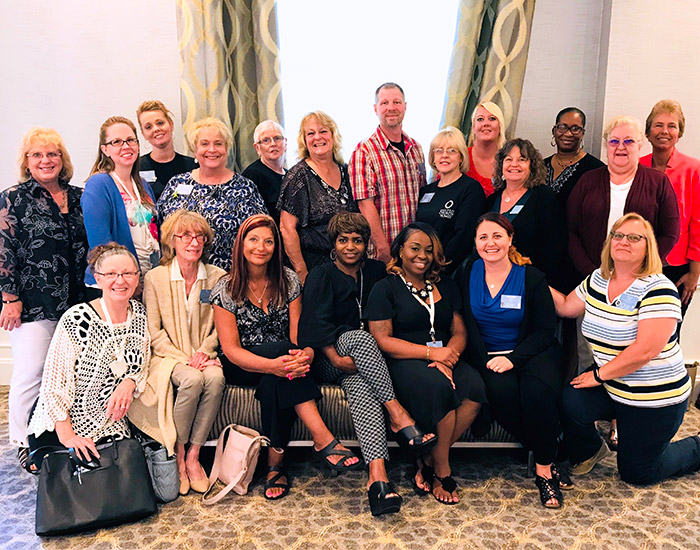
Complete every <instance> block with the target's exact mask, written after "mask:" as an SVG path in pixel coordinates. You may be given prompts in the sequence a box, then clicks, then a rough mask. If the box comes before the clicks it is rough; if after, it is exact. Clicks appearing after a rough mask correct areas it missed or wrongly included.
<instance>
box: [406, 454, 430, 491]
mask: <svg viewBox="0 0 700 550" xmlns="http://www.w3.org/2000/svg"><path fill="white" fill-rule="evenodd" d="M421 464H422V466H421ZM413 467H414V470H413V477H412V478H411V483H412V484H413V490H414V491H415V493H416V494H417V495H418V496H423V495H427V494H428V493H430V492H431V491H432V488H433V479H434V478H435V470H433V468H432V466H428V465H427V464H426V463H425V461H424V460H423V459H422V458H421V457H419V456H418V457H416V460H415V462H414V463H413ZM418 472H420V475H421V477H422V478H423V481H424V482H425V483H427V484H428V485H430V489H423V487H421V486H420V485H418V483H417V482H416V475H418Z"/></svg>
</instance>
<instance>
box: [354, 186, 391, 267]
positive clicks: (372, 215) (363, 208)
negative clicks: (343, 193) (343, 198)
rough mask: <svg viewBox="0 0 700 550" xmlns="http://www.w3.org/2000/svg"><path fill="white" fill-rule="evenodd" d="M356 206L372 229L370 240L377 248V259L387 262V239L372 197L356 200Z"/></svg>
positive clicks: (389, 256)
mask: <svg viewBox="0 0 700 550" xmlns="http://www.w3.org/2000/svg"><path fill="white" fill-rule="evenodd" d="M357 206H358V207H359V208H360V213H361V214H362V215H363V216H364V217H365V218H367V221H368V222H369V227H370V229H371V230H372V242H373V243H374V246H375V247H376V249H377V259H378V260H379V261H382V262H384V263H388V262H389V260H390V259H391V254H390V253H389V242H388V241H387V238H386V235H384V230H383V229H382V222H381V220H380V219H379V212H378V211H377V206H376V205H375V204H374V199H373V198H370V199H364V200H360V201H357Z"/></svg>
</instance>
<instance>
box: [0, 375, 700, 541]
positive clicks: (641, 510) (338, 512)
mask: <svg viewBox="0 0 700 550" xmlns="http://www.w3.org/2000/svg"><path fill="white" fill-rule="evenodd" d="M698 429H700V411H698V410H696V409H694V408H693V409H692V410H691V411H690V412H689V413H688V414H687V415H686V421H685V423H684V425H683V426H682V428H681V432H680V435H688V434H694V433H696V432H697V431H698ZM392 453H393V451H392ZM392 456H394V455H392ZM290 458H291V459H292V461H290V464H289V466H290V473H291V474H292V476H293V479H294V485H293V488H292V492H291V494H290V495H289V496H288V497H287V498H285V499H283V500H280V501H277V502H268V501H266V500H264V499H263V497H262V495H261V482H260V481H259V480H255V482H254V486H251V492H250V493H249V494H248V495H246V496H235V495H234V496H230V497H227V498H226V499H224V500H223V501H222V502H220V503H219V504H217V505H215V506H213V507H204V506H202V504H201V502H200V500H199V499H198V498H197V497H196V496H187V497H184V498H180V499H178V500H176V501H175V502H172V503H170V504H167V505H164V506H161V507H160V510H159V512H158V514H157V515H155V516H153V517H152V518H150V519H148V520H145V521H143V522H140V523H137V524H134V525H127V526H122V527H117V528H113V529H106V530H101V531H97V532H91V533H89V534H86V535H79V536H73V537H61V538H47V539H43V540H42V539H40V538H39V537H37V536H35V535H34V498H35V490H36V480H35V478H34V477H32V476H30V475H29V474H26V473H25V472H23V471H22V470H20V468H19V466H18V464H17V461H16V456H15V450H14V449H13V448H11V447H10V446H9V445H8V443H7V387H2V388H0V499H1V500H0V502H2V510H3V513H2V516H1V517H0V548H2V549H3V550H5V549H17V550H25V549H30V548H49V549H63V548H96V549H104V550H108V549H139V550H141V549H152V550H169V549H179V548H182V549H195V550H198V549H210V548H211V549H214V548H216V549H219V548H236V549H246V550H248V549H250V550H253V549H256V550H276V549H283V548H297V549H319V550H321V549H324V550H325V549H339V550H340V549H349V550H354V549H357V550H359V549H363V550H370V549H371V550H375V549H386V550H388V549H405V550H418V549H435V550H438V549H440V550H445V549H450V548H467V549H472V548H473V549H482V548H483V549H507V548H525V549H532V550H535V549H542V550H550V549H586V550H588V549H600V548H605V549H606V550H613V549H618V548H620V549H637V548H640V549H649V550H651V549H678V550H692V549H700V474H695V475H693V476H687V477H685V478H682V479H676V480H671V481H666V482H664V483H662V484H660V485H657V486H655V487H651V488H645V489H639V488H635V487H632V486H630V485H627V484H625V483H622V482H621V481H620V479H619V477H618V476H617V471H616V467H615V458H614V456H613V457H609V458H607V459H606V460H605V461H604V462H603V463H602V464H601V465H599V466H597V467H596V469H595V470H594V471H593V473H592V474H589V475H588V476H585V477H584V478H577V479H575V482H576V488H575V490H573V491H570V492H568V493H566V494H565V499H566V500H565V504H564V507H563V508H562V509H560V510H546V509H544V508H543V507H542V506H541V505H540V503H539V498H538V493H537V490H536V488H535V486H534V481H533V480H532V479H529V478H527V477H525V465H524V464H523V463H522V462H521V461H520V460H519V459H520V458H522V453H521V452H519V453H514V452H513V451H501V450H478V451H474V450H460V451H456V452H454V460H453V470H454V474H455V478H456V480H457V482H458V484H459V486H460V496H461V498H462V502H460V503H459V504H458V505H456V506H444V505H441V504H439V503H438V502H436V501H435V500H434V499H433V498H432V497H430V496H427V497H418V496H415V495H414V494H413V493H412V491H411V488H410V485H409V482H408V476H409V474H410V466H409V465H408V464H407V460H406V457H404V456H402V455H400V454H397V455H396V459H395V460H394V462H393V463H392V469H391V477H392V478H393V479H394V481H396V482H398V484H399V487H400V491H401V494H402V495H403V496H404V505H403V507H402V509H401V512H400V513H399V514H395V515H393V516H384V517H382V518H372V516H371V515H370V513H369V507H368V505H367V501H366V496H365V492H364V491H363V490H362V488H363V486H364V483H365V480H366V479H365V475H364V474H363V473H362V472H353V473H350V474H348V475H344V476H341V477H339V478H336V479H326V478H325V477H323V475H322V473H321V470H320V469H319V467H318V466H317V465H316V464H312V463H310V459H311V453H310V451H309V450H308V449H295V450H293V451H292V452H291V453H290Z"/></svg>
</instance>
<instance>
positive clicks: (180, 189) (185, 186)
mask: <svg viewBox="0 0 700 550" xmlns="http://www.w3.org/2000/svg"><path fill="white" fill-rule="evenodd" d="M192 189H194V185H192V184H191V183H179V184H178V186H177V187H176V188H175V192H176V193H177V194H178V195H189V194H190V193H192Z"/></svg>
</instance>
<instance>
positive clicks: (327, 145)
mask: <svg viewBox="0 0 700 550" xmlns="http://www.w3.org/2000/svg"><path fill="white" fill-rule="evenodd" d="M297 144H298V145H299V157H300V159H301V160H300V161H299V162H298V163H297V164H295V165H294V166H293V167H292V168H291V169H290V170H289V171H288V172H287V173H286V174H285V176H284V181H283V182H282V189H281V191H280V198H279V201H278V202H277V208H278V210H279V211H280V231H281V232H282V237H283V238H284V249H285V251H286V252H287V256H288V257H289V260H290V261H291V262H292V266H293V267H294V271H296V273H297V275H299V279H301V282H302V283H303V282H304V281H305V280H306V276H307V274H308V272H309V270H310V269H311V268H312V267H315V266H317V265H320V264H322V263H324V262H328V261H330V257H329V254H330V252H331V249H332V248H333V246H332V244H331V241H330V239H329V238H328V233H326V227H327V226H328V222H329V221H330V219H331V218H332V217H333V216H334V215H335V214H336V213H338V212H339V211H340V210H348V211H350V212H359V209H358V207H357V203H356V202H355V201H354V199H353V198H352V189H351V187H350V180H349V179H348V169H347V165H346V164H345V163H344V162H343V158H342V156H341V154H340V150H341V146H342V145H341V141H340V132H339V131H338V125H337V124H336V123H335V121H334V120H333V119H332V118H331V117H329V116H328V115H327V114H325V113H323V112H321V111H314V112H312V113H309V114H307V115H306V116H305V117H304V118H303V119H301V125H300V127H299V136H298V138H297Z"/></svg>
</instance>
